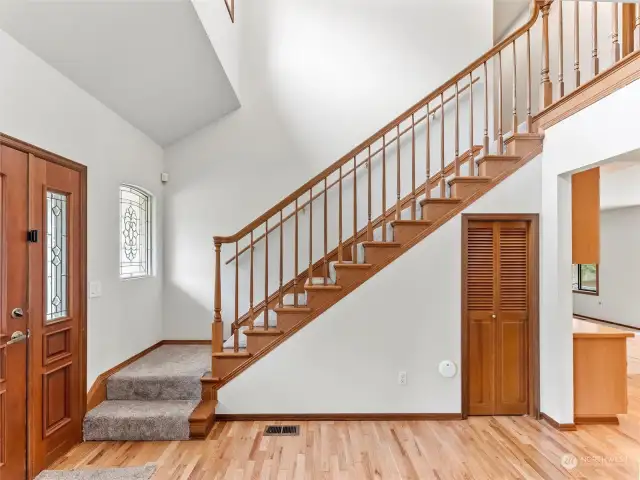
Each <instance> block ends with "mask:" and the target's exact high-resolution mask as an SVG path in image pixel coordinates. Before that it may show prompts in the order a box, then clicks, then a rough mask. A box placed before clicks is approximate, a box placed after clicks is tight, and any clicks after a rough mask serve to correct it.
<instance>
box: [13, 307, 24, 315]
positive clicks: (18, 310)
mask: <svg viewBox="0 0 640 480" xmlns="http://www.w3.org/2000/svg"><path fill="white" fill-rule="evenodd" d="M11 317H12V318H22V317H24V312H23V311H22V309H21V308H20V307H18V308H14V309H13V310H11Z"/></svg>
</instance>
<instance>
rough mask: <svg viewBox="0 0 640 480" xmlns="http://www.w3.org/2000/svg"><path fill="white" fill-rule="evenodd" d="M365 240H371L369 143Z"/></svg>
mask: <svg viewBox="0 0 640 480" xmlns="http://www.w3.org/2000/svg"><path fill="white" fill-rule="evenodd" d="M367 240H369V241H371V240H373V225H372V224H371V145H369V149H368V156H367Z"/></svg>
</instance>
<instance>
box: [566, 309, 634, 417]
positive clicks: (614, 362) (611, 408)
mask: <svg viewBox="0 0 640 480" xmlns="http://www.w3.org/2000/svg"><path fill="white" fill-rule="evenodd" d="M633 336H634V334H633V333H632V332H628V331H625V330H621V329H617V328H613V327H609V326H606V325H603V324H600V323H595V322H588V321H584V320H578V319H574V320H573V399H574V417H575V418H574V421H575V423H576V425H578V424H617V423H618V417H617V416H616V415H618V414H621V413H627V338H632V337H633Z"/></svg>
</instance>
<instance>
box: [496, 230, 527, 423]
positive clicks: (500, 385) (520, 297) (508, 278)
mask: <svg viewBox="0 0 640 480" xmlns="http://www.w3.org/2000/svg"><path fill="white" fill-rule="evenodd" d="M528 228H529V223H528V222H496V230H495V231H496V233H497V235H496V237H497V244H498V245H497V249H498V256H497V260H498V264H497V266H496V267H497V282H496V283H497V286H498V288H497V292H496V293H497V295H496V296H497V302H496V305H497V309H496V316H497V324H496V333H497V339H496V351H497V364H496V368H497V372H496V414H499V415H524V414H526V413H527V410H528V381H527V378H528V375H527V373H528V365H527V359H528V341H527V340H528V335H527V330H528V310H529V308H528V307H529V298H528V295H529V284H528V282H529V272H528V264H529V262H528V258H529V248H530V247H529V232H528Z"/></svg>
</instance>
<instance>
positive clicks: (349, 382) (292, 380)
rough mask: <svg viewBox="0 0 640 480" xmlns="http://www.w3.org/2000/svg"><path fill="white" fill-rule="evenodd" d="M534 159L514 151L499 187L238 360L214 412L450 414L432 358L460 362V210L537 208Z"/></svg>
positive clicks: (456, 405) (447, 391) (451, 397)
mask: <svg viewBox="0 0 640 480" xmlns="http://www.w3.org/2000/svg"><path fill="white" fill-rule="evenodd" d="M534 155H535V154H532V155H531V157H533V156H534ZM541 159H542V156H538V158H536V159H535V160H534V161H530V160H532V158H529V157H528V158H525V159H523V160H522V161H521V163H520V164H519V167H524V168H520V169H519V170H517V171H514V172H510V174H509V175H505V177H504V178H502V179H501V181H504V184H502V185H501V186H500V187H499V188H495V189H493V190H492V191H491V192H488V193H486V194H485V195H484V196H483V195H479V196H478V197H477V199H476V200H477V201H476V202H472V203H470V204H468V205H467V206H466V208H464V209H461V210H460V211H458V212H456V213H454V214H452V215H451V216H450V218H448V219H447V220H446V221H445V220H443V221H442V222H441V223H440V228H437V229H434V230H433V231H432V235H425V236H424V237H422V238H416V239H415V241H414V242H412V243H413V245H412V247H415V248H411V247H407V249H406V250H408V251H406V250H405V252H406V253H405V254H404V255H402V256H401V257H399V258H398V259H396V260H395V262H394V264H393V266H392V267H390V268H386V269H383V270H384V271H380V270H381V269H382V268H380V269H378V273H377V274H376V275H374V276H373V277H374V278H371V279H370V281H367V282H365V283H364V284H361V285H360V286H359V287H358V288H357V289H355V288H354V289H353V290H351V291H352V292H353V291H354V290H357V292H355V293H353V294H352V295H348V296H347V297H346V298H344V299H343V300H342V301H340V302H337V303H335V304H334V305H332V306H328V307H326V308H324V309H323V311H324V314H323V315H321V316H320V318H317V319H316V320H315V321H314V322H312V324H311V325H308V326H307V327H306V328H302V327H300V328H298V329H296V339H295V341H289V342H285V343H284V344H283V345H280V347H279V348H278V349H276V350H274V351H273V352H271V353H270V354H269V355H266V354H264V355H262V356H261V357H260V358H259V361H257V360H256V361H255V362H253V364H252V367H251V368H248V369H246V368H245V369H244V370H245V371H243V373H242V375H239V376H237V377H236V378H234V379H233V380H232V381H230V382H228V383H227V384H226V385H225V386H223V387H222V388H220V389H219V391H218V400H219V404H218V410H217V413H219V414H221V415H223V416H224V415H252V414H255V415H258V414H264V415H269V414H337V413H437V414H441V413H459V412H460V406H461V401H460V395H461V393H460V379H459V376H456V377H454V378H452V379H445V378H443V377H441V376H440V375H439V374H438V364H439V362H440V361H442V360H452V361H454V362H455V363H456V364H459V361H460V349H461V345H460V323H461V311H460V310H461V280H460V276H461V255H460V249H461V242H462V235H461V228H462V227H461V224H462V222H461V214H462V213H539V212H540V207H541V191H540V179H541V161H542V160H541ZM525 165H526V167H525ZM507 177H510V178H509V179H508V180H507ZM480 197H482V198H480ZM292 335H293V334H292ZM399 371H406V372H407V379H408V380H407V385H405V386H402V387H401V386H398V385H397V375H398V372H399ZM223 418H224V417H223Z"/></svg>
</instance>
